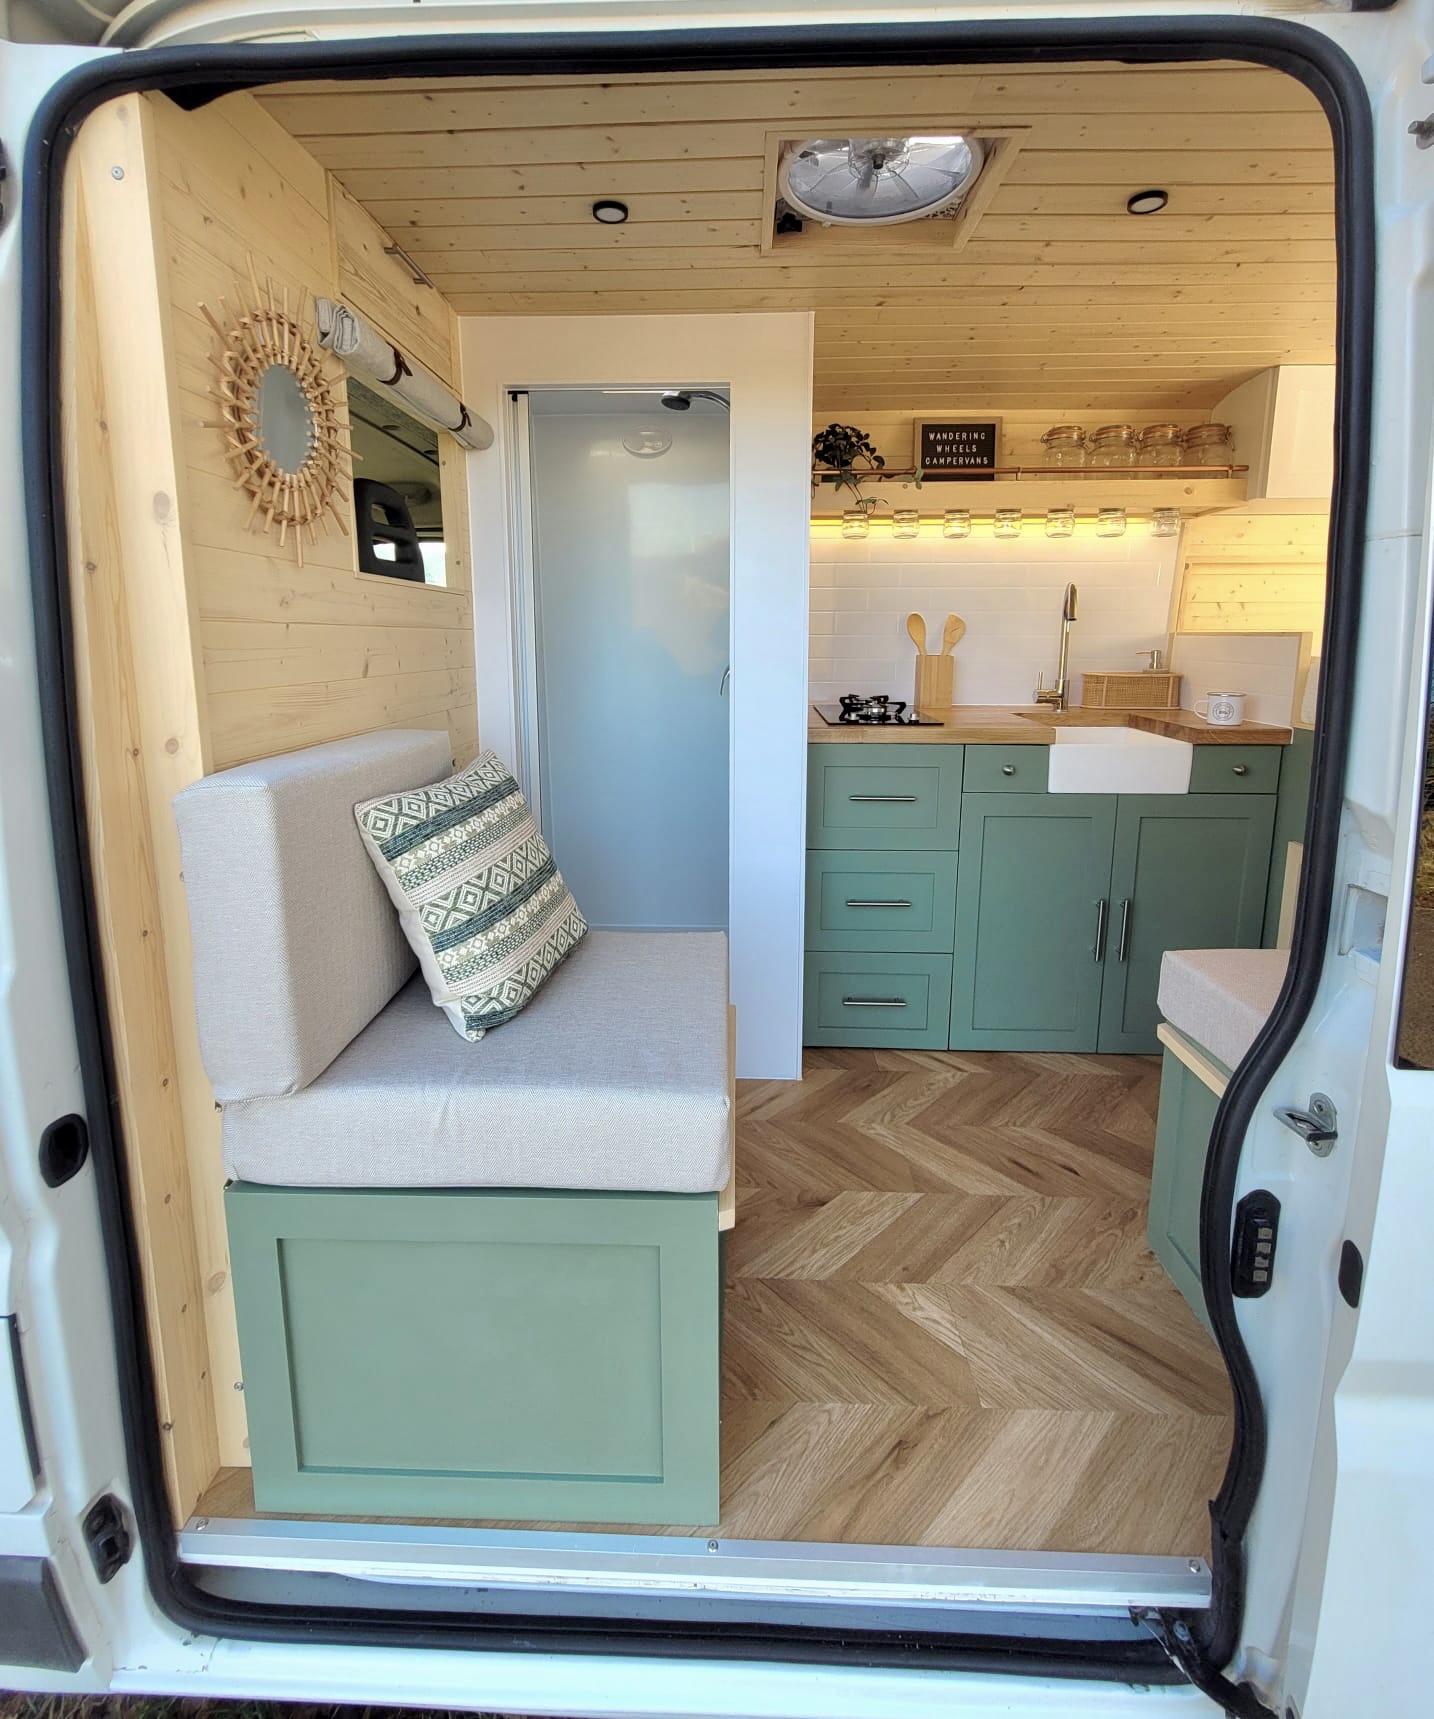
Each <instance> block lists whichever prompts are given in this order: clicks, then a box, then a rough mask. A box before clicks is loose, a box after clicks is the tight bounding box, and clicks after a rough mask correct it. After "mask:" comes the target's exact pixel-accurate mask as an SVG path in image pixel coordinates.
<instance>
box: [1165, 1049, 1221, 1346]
mask: <svg viewBox="0 0 1434 1719" xmlns="http://www.w3.org/2000/svg"><path fill="white" fill-rule="evenodd" d="M1194 1048H1196V1049H1197V1050H1199V1047H1198V1046H1197V1047H1194ZM1199 1054H1200V1056H1201V1057H1203V1058H1204V1059H1205V1060H1206V1061H1208V1062H1210V1063H1211V1064H1212V1066H1214V1067H1215V1068H1216V1069H1218V1070H1220V1071H1221V1072H1222V1073H1223V1072H1226V1071H1224V1070H1223V1069H1222V1068H1221V1065H1220V1064H1218V1063H1215V1061H1214V1059H1213V1058H1212V1057H1211V1056H1210V1054H1209V1052H1208V1051H1204V1050H1200V1051H1199ZM1219 1104H1220V1099H1219V1095H1218V1094H1217V1093H1215V1092H1214V1091H1212V1090H1211V1088H1210V1087H1208V1086H1207V1085H1206V1084H1205V1082H1204V1081H1203V1080H1201V1079H1200V1077H1199V1075H1197V1074H1196V1073H1195V1072H1194V1070H1193V1069H1191V1068H1188V1067H1187V1066H1186V1065H1185V1064H1184V1063H1183V1062H1182V1061H1181V1060H1180V1058H1179V1057H1178V1056H1176V1055H1175V1053H1174V1052H1173V1051H1171V1050H1170V1049H1169V1048H1168V1047H1167V1048H1166V1051H1165V1055H1164V1060H1163V1062H1162V1064H1161V1070H1160V1115H1159V1119H1158V1121H1157V1123H1156V1127H1155V1163H1154V1167H1153V1169H1152V1172H1151V1178H1150V1217H1149V1223H1148V1228H1147V1235H1148V1237H1149V1241H1150V1247H1151V1251H1152V1252H1153V1253H1154V1255H1155V1257H1156V1258H1157V1259H1158V1260H1159V1261H1160V1263H1161V1265H1163V1266H1164V1267H1165V1269H1166V1271H1167V1272H1168V1273H1169V1274H1170V1279H1171V1281H1172V1282H1173V1283H1174V1285H1175V1287H1176V1288H1177V1289H1178V1290H1179V1291H1180V1293H1181V1294H1182V1295H1183V1296H1184V1297H1185V1300H1186V1301H1187V1303H1188V1304H1189V1306H1190V1310H1191V1312H1192V1313H1194V1315H1195V1317H1196V1318H1197V1319H1198V1320H1199V1321H1200V1323H1201V1324H1202V1325H1203V1326H1204V1327H1205V1329H1206V1330H1207V1331H1209V1330H1210V1315H1209V1313H1208V1312H1207V1311H1206V1309H1205V1291H1204V1289H1203V1287H1202V1286H1201V1283H1200V1196H1201V1193H1202V1191H1203V1189H1204V1185H1205V1160H1206V1158H1207V1157H1208V1156H1209V1152H1210V1132H1211V1130H1212V1129H1213V1128H1214V1126H1215V1112H1216V1110H1217V1109H1218V1108H1219ZM1212 1335H1213V1333H1212Z"/></svg>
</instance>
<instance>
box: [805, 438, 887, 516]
mask: <svg viewBox="0 0 1434 1719" xmlns="http://www.w3.org/2000/svg"><path fill="white" fill-rule="evenodd" d="M812 464H813V465H814V466H822V467H825V468H826V469H827V470H828V471H830V472H831V473H832V474H833V475H832V476H831V477H821V476H818V477H816V478H814V479H813V480H812V481H813V486H814V487H815V485H816V484H818V483H831V484H835V485H836V487H837V488H838V489H849V490H850V491H851V493H852V494H853V495H854V496H855V497H856V501H857V505H858V506H860V507H865V508H872V507H875V505H876V503H875V502H874V501H870V500H868V499H867V497H865V496H864V495H863V494H862V493H861V474H862V473H863V472H876V471H880V470H881V469H882V467H883V466H885V464H886V460H885V459H884V458H883V457H882V455H880V454H879V453H877V451H876V446H875V444H874V443H873V441H872V439H871V437H870V436H868V435H867V434H866V432H865V431H864V430H859V429H857V427H856V425H855V424H828V425H827V427H826V429H824V430H818V431H817V433H816V435H814V436H813V437H812Z"/></svg>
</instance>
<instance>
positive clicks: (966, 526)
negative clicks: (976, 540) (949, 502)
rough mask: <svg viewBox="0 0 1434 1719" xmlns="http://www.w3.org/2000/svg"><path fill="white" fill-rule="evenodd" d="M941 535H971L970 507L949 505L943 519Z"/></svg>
mask: <svg viewBox="0 0 1434 1719" xmlns="http://www.w3.org/2000/svg"><path fill="white" fill-rule="evenodd" d="M941 535H942V536H943V537H969V536H970V535H971V510H970V508H969V507H948V508H947V509H946V512H945V515H944V516H943V518H942V520H941Z"/></svg>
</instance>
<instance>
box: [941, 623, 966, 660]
mask: <svg viewBox="0 0 1434 1719" xmlns="http://www.w3.org/2000/svg"><path fill="white" fill-rule="evenodd" d="M965 637H966V623H965V622H964V621H963V620H962V619H961V617H960V616H959V615H948V616H947V617H946V625H945V626H944V627H943V628H942V629H941V654H942V656H945V655H946V653H947V652H948V651H954V650H955V649H956V647H957V645H959V644H960V643H961V641H962V639H964V638H965Z"/></svg>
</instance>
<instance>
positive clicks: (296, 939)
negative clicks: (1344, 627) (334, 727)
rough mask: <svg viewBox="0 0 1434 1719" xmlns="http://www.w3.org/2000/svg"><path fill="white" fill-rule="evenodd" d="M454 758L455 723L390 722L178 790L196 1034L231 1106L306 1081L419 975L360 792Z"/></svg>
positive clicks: (417, 780)
mask: <svg viewBox="0 0 1434 1719" xmlns="http://www.w3.org/2000/svg"><path fill="white" fill-rule="evenodd" d="M452 767H453V758H452V752H451V749H450V744H449V739H448V736H447V734H444V733H435V732H430V731H429V730H426V729H386V730H383V731H380V732H378V733H374V734H361V735H357V736H355V737H354V738H353V739H351V740H335V741H333V742H331V743H330V744H328V745H325V746H308V747H305V748H304V749H303V750H302V751H299V752H288V753H284V754H283V755H281V756H280V757H277V758H264V759H260V760H259V761H258V762H257V763H254V764H241V765H239V766H238V767H237V768H236V769H233V770H222V771H220V772H219V773H218V774H217V775H214V776H205V777H203V778H202V779H201V780H200V781H198V782H195V783H193V784H192V785H191V786H190V787H188V788H186V789H185V790H184V791H183V792H182V793H180V794H178V795H176V797H175V801H174V815H175V818H176V820H177V821H178V824H179V841H180V849H181V852H182V854H183V859H184V887H185V891H186V894H187V896H188V899H189V922H190V927H191V930H192V932H193V938H194V1000H195V1007H196V1010H197V1012H198V1018H199V1046H200V1050H201V1052H202V1053H203V1056H204V1067H205V1070H206V1072H207V1073H208V1075H209V1079H210V1082H211V1084H212V1085H213V1087H214V1093H215V1096H216V1097H217V1098H218V1099H219V1101H220V1103H222V1104H228V1103H231V1102H233V1101H234V1100H237V1099H244V1098H257V1097H259V1096H261V1095H264V1096H272V1095H276V1094H279V1093H288V1092H296V1091H298V1090H299V1089H300V1088H301V1087H304V1086H306V1085H307V1084H308V1083H309V1082H310V1081H311V1080H313V1078H314V1077H315V1075H317V1074H319V1073H320V1072H321V1071H322V1070H323V1069H325V1068H327V1067H328V1065H329V1064H330V1063H331V1062H332V1061H333V1060H334V1058H335V1057H336V1056H337V1055H338V1054H339V1052H340V1051H341V1050H343V1048H344V1046H345V1045H347V1044H348V1043H349V1041H350V1040H351V1039H352V1038H353V1037H354V1035H355V1034H356V1033H358V1032H360V1031H361V1030H362V1029H363V1028H364V1027H365V1026H366V1025H367V1024H368V1022H370V1021H371V1020H372V1019H373V1017H374V1016H375V1015H376V1014H377V1013H378V1011H379V1010H380V1009H381V1008H383V1006H384V1004H385V1003H387V1002H388V1000H389V998H390V997H392V996H393V994H394V992H395V991H397V990H398V988H399V986H400V985H402V984H403V983H404V981H405V980H406V979H407V978H408V976H409V974H411V973H412V972H413V970H414V967H415V966H416V965H417V963H416V961H415V960H414V956H413V951H412V950H411V949H410V948H409V947H408V944H407V943H406V942H405V941H404V936H403V932H402V931H401V929H400V928H399V923H398V916H397V915H396V914H395V913H394V911H393V906H392V903H391V902H390V901H389V899H388V895H387V893H386V892H385V890H384V887H383V884H382V883H381V882H380V880H379V878H378V876H377V874H376V873H375V871H374V869H373V866H372V865H371V864H370V863H369V857H368V855H367V854H366V853H365V852H364V847H363V843H362V841H360V839H359V835H358V831H357V830H356V829H355V827H354V805H355V804H356V802H358V801H359V800H368V799H372V798H373V796H374V795H376V794H383V793H390V792H393V791H395V790H397V789H400V788H416V787H419V786H421V785H422V784H424V783H427V782H432V781H434V780H435V779H437V778H438V777H440V776H446V775H447V774H448V772H449V771H450V770H451V769H452ZM431 1007H432V1005H431V1004H430V1008H431Z"/></svg>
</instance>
